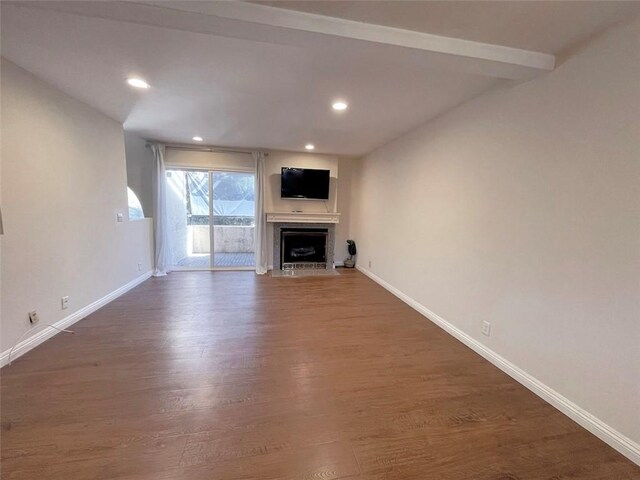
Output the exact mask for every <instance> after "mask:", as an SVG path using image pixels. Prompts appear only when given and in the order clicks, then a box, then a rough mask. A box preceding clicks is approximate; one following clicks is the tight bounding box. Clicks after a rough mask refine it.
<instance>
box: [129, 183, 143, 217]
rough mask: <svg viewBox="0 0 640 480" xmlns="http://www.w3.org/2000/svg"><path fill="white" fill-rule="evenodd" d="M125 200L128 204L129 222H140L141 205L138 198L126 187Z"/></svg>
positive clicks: (141, 214) (141, 215)
mask: <svg viewBox="0 0 640 480" xmlns="http://www.w3.org/2000/svg"><path fill="white" fill-rule="evenodd" d="M127 200H128V202H129V220H140V219H142V218H144V212H143V211H142V204H141V203H140V200H138V196H137V195H136V194H135V193H134V192H133V190H131V189H130V188H129V187H127Z"/></svg>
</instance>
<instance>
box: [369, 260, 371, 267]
mask: <svg viewBox="0 0 640 480" xmlns="http://www.w3.org/2000/svg"><path fill="white" fill-rule="evenodd" d="M369 268H371V260H369Z"/></svg>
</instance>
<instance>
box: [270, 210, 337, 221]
mask: <svg viewBox="0 0 640 480" xmlns="http://www.w3.org/2000/svg"><path fill="white" fill-rule="evenodd" d="M267 222H270V223H339V222H340V214H339V213H313V212H267Z"/></svg>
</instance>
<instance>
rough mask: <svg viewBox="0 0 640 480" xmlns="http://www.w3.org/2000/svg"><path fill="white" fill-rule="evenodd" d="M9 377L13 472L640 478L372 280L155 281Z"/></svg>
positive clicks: (233, 276)
mask: <svg viewBox="0 0 640 480" xmlns="http://www.w3.org/2000/svg"><path fill="white" fill-rule="evenodd" d="M72 328H73V330H75V332H76V334H75V335H65V334H59V335H57V336H56V337H55V338H53V339H52V340H50V341H48V342H46V343H44V344H43V345H41V346H40V347H38V348H37V349H35V350H34V351H32V352H30V353H28V354H27V355H25V356H23V357H21V358H20V359H18V360H16V361H15V362H14V363H13V365H11V366H9V367H6V368H3V369H2V378H1V400H2V438H1V440H2V465H1V468H2V479H6V480H9V479H25V480H26V479H29V480H33V479H42V480H58V479H59V480H77V479H82V480H85V479H87V480H89V479H91V480H99V479H118V480H125V479H126V480H169V479H171V480H228V479H238V480H239V479H254V480H258V479H260V480H269V479H287V480H289V479H290V480H294V479H300V480H312V479H317V480H331V479H342V478H350V479H354V480H356V479H362V480H364V479H367V480H383V479H384V480H395V479H398V480H399V479H403V480H406V479H416V480H418V479H420V480H425V479H427V480H431V479H443V480H445V479H446V480H457V479H469V480H471V479H473V480H481V479H495V480H498V479H501V480H508V479H511V480H515V479H518V480H525V479H527V480H528V479H532V480H533V479H535V480H540V479H554V480H560V479H583V480H590V479H632V478H633V479H639V478H640V468H638V467H637V466H635V465H634V464H632V463H631V462H629V461H628V460H626V459H625V458H624V457H623V456H621V455H619V454H618V453H617V452H615V451H614V450H613V449H611V448H609V447H608V446H607V445H605V444H604V443H602V442H601V441H600V440H598V439H597V438H596V437H594V436H592V435H591V434H589V433H588V432H586V431H585V430H583V429H582V428H581V427H579V426H578V425H576V424H575V423H574V422H572V421H571V420H569V419H568V418H567V417H565V416H564V415H562V414H561V413H559V412H558V411H556V410H555V409H554V408H552V407H551V406H549V405H547V404H546V403H544V402H543V401H542V400H540V399H539V398H538V397H536V396H535V395H534V394H532V393H530V392H529V391H528V390H526V389H525V388H524V387H522V386H521V385H519V384H518V383H516V382H515V381H514V380H512V379H510V378H509V377H508V376H507V375H505V374H504V373H502V372H501V371H499V370H498V369H496V368H495V367H493V366H492V365H491V364H489V363H488V362H486V361H485V360H484V359H482V358H481V357H479V356H478V355H476V354H475V353H474V352H472V351H471V350H469V349H468V348H466V347H465V346H463V345H462V344H460V343H459V342H458V341H456V340H455V339H453V338H452V337H450V336H449V335H448V334H446V333H444V332H443V331H442V330H440V329H439V328H438V327H436V326H435V325H433V324H432V323H431V322H429V321H427V320H426V319H425V318H424V317H422V316H421V315H420V314H418V313H417V312H415V311H413V310H412V309H411V308H409V307H408V306H406V305H405V304H403V303H402V302H401V301H400V300H398V299H397V298H395V297H394V296H392V295H391V294H390V293H388V292H386V291H385V290H383V289H382V288H381V287H379V286H377V285H376V284H375V283H373V282H372V281H370V280H369V279H367V278H366V277H364V276H363V275H362V274H360V273H358V272H353V271H347V272H344V274H343V275H341V276H338V277H315V278H314V277H306V278H271V277H270V276H264V277H258V276H256V275H255V274H254V273H252V272H216V273H210V272H190V273H188V272H176V273H172V274H171V275H169V276H167V277H164V278H153V279H150V280H148V281H147V282H145V283H143V284H142V285H140V286H139V287H137V288H136V289H134V290H133V291H131V292H130V293H128V294H126V295H124V296H123V297H121V298H119V299H117V300H116V301H114V302H113V303H111V304H109V305H108V306H106V307H105V308H103V309H101V310H99V311H98V312H96V313H94V314H93V315H91V316H90V317H88V318H87V319H85V320H83V321H81V322H79V323H77V324H76V325H74V326H73V327H72Z"/></svg>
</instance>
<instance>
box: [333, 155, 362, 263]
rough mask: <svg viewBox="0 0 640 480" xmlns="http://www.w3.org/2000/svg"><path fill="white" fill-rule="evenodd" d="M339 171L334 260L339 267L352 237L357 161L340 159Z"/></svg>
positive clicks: (347, 255)
mask: <svg viewBox="0 0 640 480" xmlns="http://www.w3.org/2000/svg"><path fill="white" fill-rule="evenodd" d="M338 164H339V171H340V181H339V182H338V186H337V190H338V212H339V213H340V223H339V224H338V225H337V228H336V249H335V252H336V254H335V255H336V258H335V261H336V263H337V264H339V265H341V264H342V262H343V261H344V259H345V258H348V257H349V252H348V251H347V240H349V239H351V237H353V232H354V231H355V230H354V229H353V228H352V226H351V225H352V223H353V221H354V216H353V215H352V214H351V212H352V211H353V205H354V202H355V200H356V199H355V198H354V196H353V193H354V192H355V191H356V190H354V186H353V185H354V183H355V182H357V180H358V179H357V175H358V165H359V161H358V160H357V159H353V158H340V159H339V161H338Z"/></svg>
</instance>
